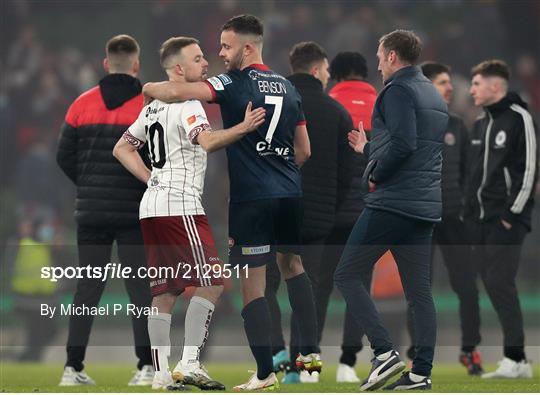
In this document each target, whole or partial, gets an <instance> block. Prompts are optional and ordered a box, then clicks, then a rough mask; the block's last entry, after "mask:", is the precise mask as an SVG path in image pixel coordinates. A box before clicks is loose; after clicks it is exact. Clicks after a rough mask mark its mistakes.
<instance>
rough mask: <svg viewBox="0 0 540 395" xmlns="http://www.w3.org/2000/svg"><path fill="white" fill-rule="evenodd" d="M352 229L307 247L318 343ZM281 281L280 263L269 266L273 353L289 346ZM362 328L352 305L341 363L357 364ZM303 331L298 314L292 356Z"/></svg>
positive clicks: (347, 314) (335, 231) (293, 323)
mask: <svg viewBox="0 0 540 395" xmlns="http://www.w3.org/2000/svg"><path fill="white" fill-rule="evenodd" d="M351 230H352V228H348V227H336V228H334V229H332V231H331V233H330V235H329V236H328V237H327V238H326V239H320V240H315V241H311V242H310V243H308V244H306V245H304V246H303V250H302V264H303V265H304V269H305V270H306V273H307V274H308V276H309V278H310V280H311V285H312V287H313V294H314V296H315V308H316V312H317V328H318V342H319V344H320V342H321V340H322V335H323V330H324V325H325V322H326V313H327V310H328V304H329V301H330V295H331V294H332V290H333V288H334V271H335V270H336V267H337V264H338V262H339V259H340V258H341V254H342V253H343V248H344V247H345V243H346V241H347V238H348V237H349V234H350V233H351ZM366 281H367V283H366V285H365V286H366V287H367V288H368V289H369V288H370V284H371V275H370V276H369V277H368V278H367V279H366ZM279 284H280V273H279V269H278V268H277V265H276V264H271V265H267V267H266V292H265V296H266V299H267V300H268V305H269V307H270V314H271V316H272V349H273V353H274V354H275V353H276V352H278V351H280V350H283V349H285V340H284V338H283V329H282V324H281V311H280V308H279V305H278V303H277V299H276V294H277V291H278V289H279ZM362 337H363V332H362V329H361V328H360V327H359V326H358V324H357V323H356V321H355V320H354V319H353V317H352V315H351V313H350V311H349V310H348V308H347V309H346V312H345V322H344V326H343V338H342V343H341V350H342V354H341V357H340V362H341V363H345V364H348V365H350V366H353V365H354V364H355V363H356V353H358V352H359V351H360V350H362ZM299 341H300V333H299V331H298V327H297V324H296V318H295V317H294V315H293V316H292V317H291V343H290V344H291V357H292V359H294V358H295V356H296V354H297V351H298V344H299Z"/></svg>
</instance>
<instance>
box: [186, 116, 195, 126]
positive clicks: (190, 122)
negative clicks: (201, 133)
mask: <svg viewBox="0 0 540 395" xmlns="http://www.w3.org/2000/svg"><path fill="white" fill-rule="evenodd" d="M196 120H197V117H196V116H195V115H192V116H191V117H189V118H188V119H187V123H188V125H193V124H194V123H195V121H196Z"/></svg>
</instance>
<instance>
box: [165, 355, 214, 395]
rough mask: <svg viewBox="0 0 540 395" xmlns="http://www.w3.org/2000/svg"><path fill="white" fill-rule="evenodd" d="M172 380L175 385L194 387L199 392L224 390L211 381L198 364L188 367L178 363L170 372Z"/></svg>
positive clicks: (206, 372) (205, 371)
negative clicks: (198, 389)
mask: <svg viewBox="0 0 540 395" xmlns="http://www.w3.org/2000/svg"><path fill="white" fill-rule="evenodd" d="M172 378H173V380H174V382H175V383H182V384H187V385H194V386H195V387H197V388H200V389H201V390H211V391H212V390H219V391H223V390H225V386H224V385H223V384H221V383H220V382H218V381H216V380H214V379H212V378H211V377H210V374H209V373H208V371H207V370H206V368H205V367H204V366H203V365H202V364H201V363H200V362H199V361H197V362H195V363H191V364H189V365H184V364H182V361H180V362H178V364H177V365H176V367H175V368H174V370H173V372H172Z"/></svg>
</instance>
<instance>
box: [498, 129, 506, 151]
mask: <svg viewBox="0 0 540 395" xmlns="http://www.w3.org/2000/svg"><path fill="white" fill-rule="evenodd" d="M505 143H506V132H505V131H504V130H499V131H498V132H497V134H496V135H495V148H504V147H505Z"/></svg>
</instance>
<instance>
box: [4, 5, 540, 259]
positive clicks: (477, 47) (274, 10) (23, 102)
mask: <svg viewBox="0 0 540 395" xmlns="http://www.w3.org/2000/svg"><path fill="white" fill-rule="evenodd" d="M1 7H2V14H3V17H4V18H3V21H2V25H1V30H0V35H1V36H2V38H1V40H2V41H3V43H2V54H1V58H0V135H1V144H0V146H1V147H2V148H1V154H0V163H1V167H2V175H1V180H2V181H1V182H2V190H1V192H0V201H1V210H2V212H1V213H0V215H1V217H2V221H0V240H1V241H0V243H1V245H0V247H1V248H2V249H3V247H4V246H5V243H6V241H7V240H8V238H10V237H13V236H14V235H16V234H17V223H18V222H19V221H21V220H22V219H25V218H26V219H28V218H36V219H39V221H41V222H46V223H48V224H49V225H52V226H53V227H54V229H55V230H56V232H57V233H59V234H65V237H66V239H67V240H69V239H72V238H73V229H74V227H73V222H72V221H73V220H72V214H73V199H74V188H73V186H72V185H71V184H70V182H69V181H68V180H67V179H66V178H65V177H64V176H63V175H62V174H61V173H60V171H59V169H58V167H57V165H56V163H55V152H56V143H57V138H58V133H59V130H60V125H61V123H62V122H63V117H64V115H65V112H66V110H67V107H68V106H69V104H70V103H71V102H72V101H73V100H74V99H75V98H76V97H77V96H78V95H79V94H80V93H82V92H83V91H85V90H87V89H88V88H90V87H92V86H94V85H95V84H96V83H97V82H98V81H99V79H100V78H101V77H102V76H103V75H104V73H103V69H102V64H101V62H102V59H103V56H104V55H103V52H104V49H103V48H102V43H103V42H105V41H106V39H107V38H108V37H110V36H112V35H114V34H119V33H128V34H132V35H133V36H134V37H135V38H137V39H138V40H140V42H141V46H142V73H141V80H142V81H143V82H146V81H151V80H161V79H164V75H163V74H162V73H161V71H160V68H159V64H158V56H157V49H158V48H159V45H160V44H161V42H163V41H164V40H165V39H167V38H168V37H170V36H178V35H187V36H195V37H197V38H199V39H200V41H201V47H202V48H203V50H204V51H205V52H206V56H207V58H208V60H209V62H210V74H213V73H218V72H220V71H222V70H223V65H222V62H221V61H220V60H219V58H218V57H217V53H218V33H219V27H220V26H221V24H222V23H223V21H225V20H226V19H227V18H228V17H230V16H232V15H236V14H240V13H246V12H247V13H253V14H256V15H258V16H260V17H261V18H262V20H263V22H264V23H265V49H264V59H265V62H266V63H268V64H269V65H270V66H271V67H272V68H273V69H274V70H276V71H277V72H279V73H282V74H284V75H288V74H289V73H290V70H289V66H288V52H289V50H290V48H291V46H292V45H293V44H294V43H296V42H299V41H303V40H313V41H317V42H319V43H320V44H321V45H323V46H324V47H325V48H326V50H327V52H328V54H329V56H330V58H332V57H333V56H334V55H335V54H336V53H337V52H339V51H345V50H353V51H359V52H361V53H362V54H364V56H365V57H366V59H368V65H369V75H368V81H369V82H371V83H373V84H374V85H375V86H376V87H377V88H379V89H380V87H381V80H380V76H379V74H378V73H377V71H376V57H375V52H376V48H377V45H378V38H379V37H380V36H381V35H382V34H383V33H385V32H388V31H390V30H393V29H395V28H404V29H412V30H415V31H416V32H417V33H418V34H419V35H420V37H421V38H422V39H423V41H424V45H425V49H424V52H423V53H424V55H423V57H422V60H437V61H440V62H443V63H447V64H449V65H450V66H451V67H452V69H453V75H452V78H453V83H454V86H455V94H454V102H453V103H452V106H451V110H452V111H454V112H456V113H458V114H460V115H461V116H463V117H464V119H465V120H466V122H467V123H468V124H469V125H470V124H471V123H472V121H473V120H474V118H475V117H476V116H477V115H478V113H479V110H478V109H475V108H474V106H473V105H472V102H471V100H470V96H469V94H468V88H469V83H470V78H469V69H470V67H471V65H474V64H476V63H477V62H478V61H480V60H483V59H486V58H502V59H504V60H506V61H507V62H508V63H509V65H510V67H511V68H512V72H513V78H512V80H511V88H513V89H515V90H517V91H519V93H520V94H521V95H522V97H523V98H524V99H525V100H526V101H527V102H528V103H529V106H530V110H531V113H532V114H533V116H534V117H535V119H537V120H538V119H539V117H538V116H539V115H540V77H539V75H540V73H539V64H540V63H539V61H540V59H539V58H538V52H535V51H534V48H538V47H540V43H539V37H540V31H539V29H540V27H539V26H538V24H537V23H536V22H535V21H537V19H536V18H538V16H539V15H540V3H538V2H535V1H520V2H519V6H516V5H515V4H513V2H509V1H495V0H494V1H459V0H456V1H451V2H450V1H444V0H433V1H415V2H408V1H384V2H375V1H373V2H371V1H362V2H354V1H333V2H322V1H321V2H308V1H278V0H265V1H262V2H243V1H235V0H219V1H197V2H195V1H193V2H192V1H173V0H157V1H153V2H150V1H144V2H143V1H141V2H135V3H132V2H128V1H116V2H110V3H105V2H97V1H96V2H68V1H65V2H64V1H56V2H53V3H49V2H39V1H25V0H11V1H5V2H2V6H1ZM105 9H106V10H105ZM105 14H106V15H105ZM96 32H99V37H98V36H97V34H96ZM207 109H208V114H209V116H210V118H211V121H212V123H213V124H214V126H215V127H217V126H219V124H220V120H219V119H220V118H219V110H218V108H217V106H207ZM224 161H225V157H224V155H223V154H218V155H216V156H215V157H213V158H210V161H209V167H208V170H207V189H206V192H207V196H211V197H212V198H211V199H208V198H206V200H205V203H206V208H207V212H208V215H209V218H210V220H211V221H212V222H213V223H212V224H213V226H214V227H215V228H217V229H216V230H215V231H216V239H219V240H226V239H225V236H226V221H227V210H226V204H227V188H228V182H227V176H226V174H224V171H223V168H224V166H223V162H224ZM537 196H538V191H537ZM537 210H538V209H537ZM536 218H538V215H537V216H536ZM534 225H537V223H536V224H533V227H534ZM536 232H538V230H536ZM531 238H532V237H531ZM525 255H527V254H525Z"/></svg>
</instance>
